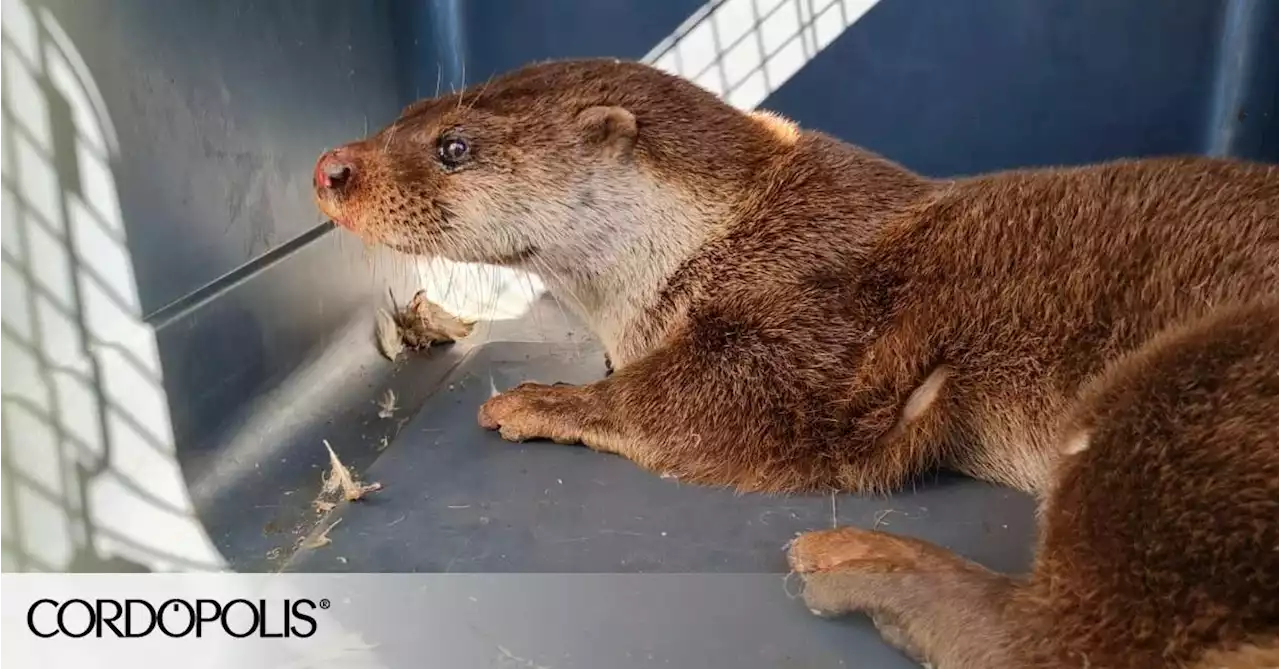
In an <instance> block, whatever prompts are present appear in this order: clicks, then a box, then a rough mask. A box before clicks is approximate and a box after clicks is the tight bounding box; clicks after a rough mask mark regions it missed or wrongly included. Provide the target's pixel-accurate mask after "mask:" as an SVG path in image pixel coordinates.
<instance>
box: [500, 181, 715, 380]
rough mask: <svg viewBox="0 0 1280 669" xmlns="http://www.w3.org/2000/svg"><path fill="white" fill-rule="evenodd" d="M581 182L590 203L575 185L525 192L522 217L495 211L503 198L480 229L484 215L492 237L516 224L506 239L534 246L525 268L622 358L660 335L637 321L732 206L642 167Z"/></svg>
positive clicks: (617, 363)
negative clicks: (560, 190)
mask: <svg viewBox="0 0 1280 669" xmlns="http://www.w3.org/2000/svg"><path fill="white" fill-rule="evenodd" d="M580 187H581V188H583V189H584V190H585V189H587V188H589V189H590V194H591V197H590V198H589V199H590V201H591V203H592V204H591V206H589V207H584V206H581V205H576V206H575V203H580V202H582V201H583V200H584V199H585V198H581V197H573V196H572V195H569V194H566V196H565V197H564V198H563V199H551V200H549V199H548V198H546V196H545V195H543V196H542V197H539V198H530V199H528V200H526V205H525V206H523V207H521V208H520V215H519V220H513V221H510V222H507V221H501V222H499V221H494V220H493V219H492V218H491V217H492V213H493V212H494V211H500V210H502V209H503V208H502V207H500V206H499V207H489V208H487V211H488V216H486V217H485V219H488V220H485V223H488V224H491V225H493V230H492V232H489V233H488V234H486V233H483V232H481V230H482V229H483V228H486V227H489V225H485V224H481V225H477V226H476V228H475V229H476V230H477V233H478V235H477V236H478V237H479V236H484V237H489V238H490V239H493V238H494V237H499V238H500V236H504V231H510V230H519V231H520V232H519V235H520V239H519V240H512V239H508V240H504V241H505V242H506V243H504V244H503V246H511V247H513V248H514V247H515V246H518V245H526V246H529V247H535V248H537V252H536V253H535V254H534V255H532V256H531V257H530V258H528V259H527V260H525V261H524V262H522V263H519V268H520V269H523V270H526V271H529V272H532V273H533V274H536V275H538V276H539V277H540V278H541V279H542V280H543V282H544V283H545V284H546V286H547V288H548V290H549V291H550V292H551V294H552V295H553V296H555V297H556V299H558V300H559V301H560V302H561V303H562V304H563V305H564V306H565V307H566V308H569V309H571V310H573V311H574V312H575V313H576V314H577V315H578V316H579V317H580V318H581V319H582V320H583V321H584V323H585V324H586V325H587V327H589V328H590V329H591V330H592V332H593V333H594V334H595V335H596V337H597V338H598V339H599V340H600V342H601V343H602V344H603V345H604V347H605V349H606V350H607V351H608V353H609V356H610V358H611V360H612V361H613V362H614V365H615V366H622V365H625V364H627V363H628V362H629V361H632V360H634V359H636V358H637V357H639V356H641V355H643V354H644V353H645V352H646V351H647V349H648V348H649V347H650V346H651V345H652V344H653V342H652V341H650V339H652V336H651V335H650V336H649V337H648V339H646V334H645V333H652V332H653V328H647V327H635V326H636V322H637V319H638V318H640V317H641V316H642V315H643V314H644V312H645V311H646V310H647V309H648V308H649V307H651V306H652V305H653V304H654V303H655V302H656V301H657V299H658V296H659V294H660V292H661V291H662V289H663V288H664V287H665V286H666V284H667V282H668V280H669V279H670V278H671V276H672V274H673V273H674V272H675V271H676V270H677V269H678V268H679V267H680V265H681V264H683V263H684V262H685V261H686V260H688V259H689V258H690V257H691V256H692V255H693V254H694V253H696V252H697V250H698V249H699V247H701V246H702V245H703V244H704V243H706V241H708V239H710V238H712V237H713V236H715V235H717V234H718V232H719V230H720V228H721V226H723V225H724V221H726V220H727V218H728V213H729V212H728V209H729V207H728V206H725V207H723V208H721V210H716V211H712V210H709V209H708V208H707V205H706V204H705V203H699V202H698V201H697V199H696V198H695V197H693V196H692V195H685V194H683V193H680V192H678V191H676V190H675V189H673V188H672V187H671V186H669V185H666V186H660V185H658V183H657V182H656V180H654V179H653V178H651V177H649V176H648V175H644V174H642V173H636V172H629V173H628V174H626V175H625V176H622V177H621V178H620V177H619V175H616V174H614V175H607V176H606V175H603V174H602V175H600V177H599V178H598V179H596V180H595V183H593V184H589V185H581V186H580ZM557 200H558V201H557ZM528 202H540V203H541V206H538V207H530V206H529V205H528V204H527V203H528ZM476 204H477V205H479V203H476ZM489 204H497V203H489ZM476 213H479V208H478V210H477V212H476ZM494 250H495V251H496V249H494Z"/></svg>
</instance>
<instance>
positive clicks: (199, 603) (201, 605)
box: [196, 599, 222, 639]
mask: <svg viewBox="0 0 1280 669" xmlns="http://www.w3.org/2000/svg"><path fill="white" fill-rule="evenodd" d="M206 606H211V607H213V613H210V614H205V607H206ZM221 615H222V605H221V604H219V603H218V602H217V600H213V599H197V600H196V638H197V639H199V638H201V635H203V634H204V624H205V623H211V622H213V621H215V620H217V619H218V617H219V616H221Z"/></svg>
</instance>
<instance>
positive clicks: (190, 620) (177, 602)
mask: <svg viewBox="0 0 1280 669" xmlns="http://www.w3.org/2000/svg"><path fill="white" fill-rule="evenodd" d="M184 607H185V608H186V609H187V628H186V629H184V630H182V631H181V632H178V633H176V634H175V633H174V632H173V631H172V630H170V629H169V626H168V625H166V624H165V613H166V612H168V611H173V612H175V613H176V612H178V611H181V610H182V609H183V608H184ZM156 620H157V621H158V622H159V624H160V631H161V632H164V634H165V636H167V637H170V638H172V639H177V638H179V637H184V636H186V635H188V634H190V633H191V630H192V629H194V628H195V626H196V612H195V610H194V609H192V608H191V605H190V604H188V603H187V602H184V601H182V600H181V599H170V600H169V601H167V602H165V603H164V604H161V605H160V610H159V611H157V612H156Z"/></svg>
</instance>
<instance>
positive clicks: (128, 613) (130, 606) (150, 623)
mask: <svg viewBox="0 0 1280 669" xmlns="http://www.w3.org/2000/svg"><path fill="white" fill-rule="evenodd" d="M137 606H141V607H142V608H143V609H145V610H146V612H147V615H146V616H145V617H146V620H147V628H146V629H144V630H142V631H141V632H135V631H133V615H134V610H135V609H136V607H137ZM156 617H157V616H156V609H155V607H153V606H151V602H148V601H147V600H145V599H126V600H124V635H125V637H126V638H129V639H136V638H138V637H143V636H146V635H148V634H150V633H151V630H153V629H155V628H156Z"/></svg>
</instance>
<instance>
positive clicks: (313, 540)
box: [301, 518, 342, 549]
mask: <svg viewBox="0 0 1280 669" xmlns="http://www.w3.org/2000/svg"><path fill="white" fill-rule="evenodd" d="M341 522H342V519H341V518H339V519H337V520H335V521H333V524H332V525H330V526H328V527H326V528H324V530H323V531H321V532H320V533H319V534H316V535H313V536H310V537H307V538H306V539H304V540H303V541H302V546H301V547H302V548H310V549H316V548H324V547H325V546H328V545H329V544H331V543H333V539H330V538H329V532H331V531H332V530H333V528H335V527H337V526H338V523H341Z"/></svg>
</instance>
